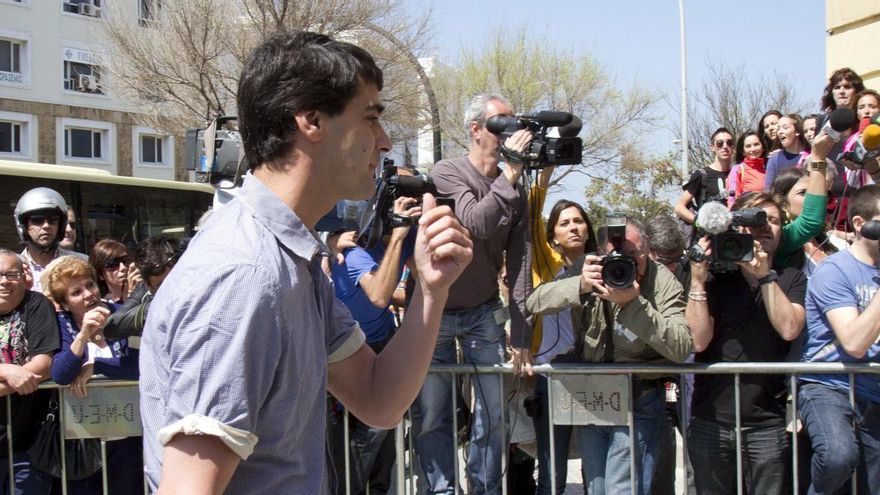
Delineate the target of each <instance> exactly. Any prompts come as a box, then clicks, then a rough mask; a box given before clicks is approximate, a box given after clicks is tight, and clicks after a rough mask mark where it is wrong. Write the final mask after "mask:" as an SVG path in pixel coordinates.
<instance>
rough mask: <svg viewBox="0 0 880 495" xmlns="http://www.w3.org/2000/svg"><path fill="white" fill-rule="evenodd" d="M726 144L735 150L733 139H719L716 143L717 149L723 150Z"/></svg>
mask: <svg viewBox="0 0 880 495" xmlns="http://www.w3.org/2000/svg"><path fill="white" fill-rule="evenodd" d="M725 144H726V145H727V146H729V147H731V148H733V139H719V140H718V141H715V147H716V148H718V149H721V148H723V147H724V145H725Z"/></svg>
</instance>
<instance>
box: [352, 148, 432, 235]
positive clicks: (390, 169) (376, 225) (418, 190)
mask: <svg viewBox="0 0 880 495" xmlns="http://www.w3.org/2000/svg"><path fill="white" fill-rule="evenodd" d="M425 193H432V194H437V188H436V187H434V182H433V181H432V180H431V178H430V177H428V176H427V175H415V176H412V177H410V176H407V175H400V174H398V173H397V167H395V166H394V160H391V159H389V158H386V159H385V160H384V161H383V163H382V176H381V177H380V178H379V182H378V184H377V185H376V194H375V195H374V196H373V199H372V200H370V208H369V210H368V214H367V215H365V218H364V221H363V222H362V223H361V228H360V233H359V235H358V238H357V244H358V245H359V246H361V247H363V248H371V247H373V246H375V245H376V243H377V242H380V241H381V240H382V236H384V235H385V234H386V233H388V232H390V231H391V230H392V229H394V228H395V227H401V226H404V225H412V224H413V222H414V219H413V218H410V217H406V216H402V215H397V214H396V213H394V201H395V200H396V199H397V198H401V197H408V198H415V199H416V200H417V201H418V202H419V203H421V201H422V195H423V194H425Z"/></svg>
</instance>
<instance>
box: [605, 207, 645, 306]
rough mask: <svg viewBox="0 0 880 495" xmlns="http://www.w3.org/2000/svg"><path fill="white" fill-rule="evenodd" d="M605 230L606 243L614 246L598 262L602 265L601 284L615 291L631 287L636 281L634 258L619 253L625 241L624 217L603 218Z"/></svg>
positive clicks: (609, 216)
mask: <svg viewBox="0 0 880 495" xmlns="http://www.w3.org/2000/svg"><path fill="white" fill-rule="evenodd" d="M605 228H606V229H607V230H608V241H609V242H610V243H611V245H612V246H614V250H613V251H611V252H610V253H608V254H606V255H605V256H603V257H602V259H601V260H600V261H599V264H600V265H602V282H604V283H605V285H606V286H608V287H613V288H615V289H626V288H629V287H632V284H633V282H635V280H636V273H637V271H638V270H637V269H638V265H637V264H636V259H635V258H633V257H632V256H629V255H626V254H623V253H622V252H621V251H622V249H623V242H624V241H625V240H626V215H624V214H623V213H608V215H607V216H606V217H605Z"/></svg>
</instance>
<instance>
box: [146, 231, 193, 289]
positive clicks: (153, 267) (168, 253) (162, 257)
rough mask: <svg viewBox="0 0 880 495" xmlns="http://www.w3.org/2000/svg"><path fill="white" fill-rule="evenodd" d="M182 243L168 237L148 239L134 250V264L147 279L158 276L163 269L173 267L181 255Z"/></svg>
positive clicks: (161, 236)
mask: <svg viewBox="0 0 880 495" xmlns="http://www.w3.org/2000/svg"><path fill="white" fill-rule="evenodd" d="M183 250H184V243H183V242H181V241H180V240H179V239H177V238H174V237H171V236H169V235H160V236H157V237H150V238H149V239H147V240H145V241H144V242H142V243H141V244H140V245H139V246H138V247H137V250H135V253H134V264H135V266H137V269H138V270H139V271H140V272H141V276H143V277H144V279H145V280H146V278H147V277H154V276H156V275H160V274H161V273H162V272H164V271H165V268H167V267H171V266H174V264H175V263H177V260H178V259H179V258H180V255H181V254H183Z"/></svg>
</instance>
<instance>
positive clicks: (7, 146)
mask: <svg viewBox="0 0 880 495" xmlns="http://www.w3.org/2000/svg"><path fill="white" fill-rule="evenodd" d="M21 127H22V123H21V122H4V121H0V154H20V153H21Z"/></svg>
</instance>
